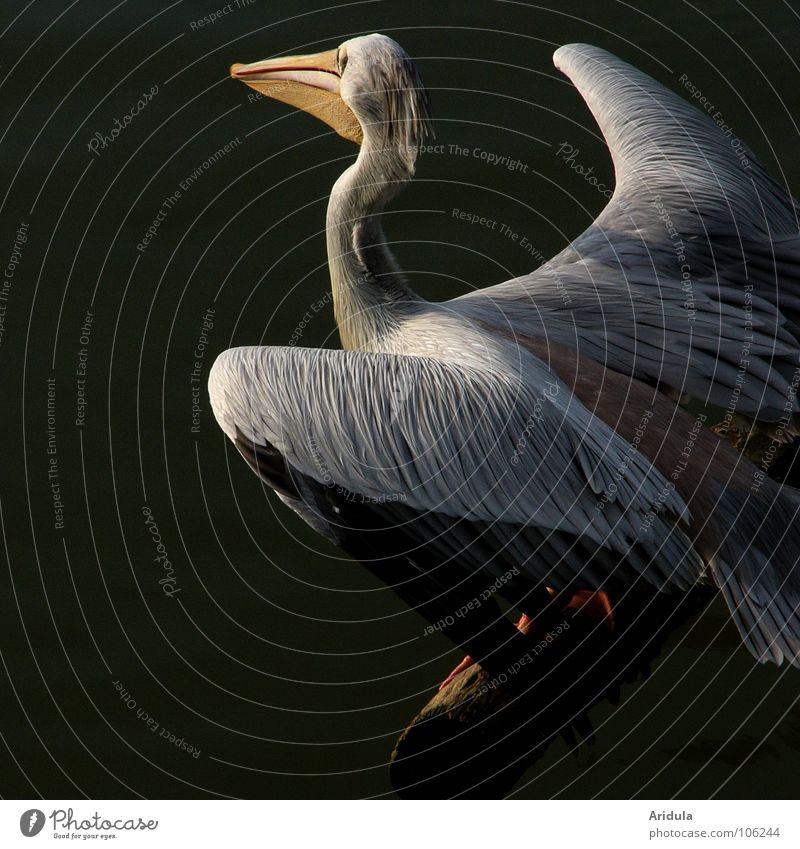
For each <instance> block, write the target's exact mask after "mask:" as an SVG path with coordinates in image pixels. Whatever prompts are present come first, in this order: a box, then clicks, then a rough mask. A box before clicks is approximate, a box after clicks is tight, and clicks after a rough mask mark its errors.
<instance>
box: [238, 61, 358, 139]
mask: <svg viewBox="0 0 800 849" xmlns="http://www.w3.org/2000/svg"><path fill="white" fill-rule="evenodd" d="M336 52H337V51H336V50H326V51H325V52H324V53H314V54H312V55H308V56H282V57H280V58H278V59H267V60H265V61H264V62H253V63H252V64H250V65H231V76H232V77H233V78H234V79H236V80H241V81H242V82H243V83H247V85H249V86H250V87H251V88H254V89H255V90H256V91H257V92H259V93H261V94H264V95H266V96H267V97H271V98H273V99H274V100H280V101H282V102H283V103H288V104H290V105H291V106H296V107H297V108H298V109H302V110H304V111H305V112H309V113H310V114H311V115H314V116H315V117H317V118H319V119H320V121H324V122H325V123H326V124H328V126H330V127H333V129H334V130H336V132H337V133H338V134H339V135H340V136H342V137H343V138H346V139H348V141H352V142H355V143H356V144H361V142H362V141H363V139H364V133H363V132H362V130H361V125H360V124H359V123H358V118H356V116H355V115H354V114H353V112H352V110H351V109H350V107H349V106H348V105H347V104H346V103H345V102H344V100H342V98H341V95H340V94H339V83H340V82H341V75H340V74H339V70H338V68H337V65H336Z"/></svg>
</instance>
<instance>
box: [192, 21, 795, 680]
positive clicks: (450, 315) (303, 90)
mask: <svg viewBox="0 0 800 849" xmlns="http://www.w3.org/2000/svg"><path fill="white" fill-rule="evenodd" d="M555 64H556V66H557V67H558V68H559V69H560V70H562V71H563V72H564V73H566V74H567V75H568V76H569V77H570V78H571V79H572V80H573V82H574V83H575V85H576V86H577V88H578V89H579V91H580V92H581V94H582V95H583V97H584V98H585V100H586V101H587V103H588V105H589V108H590V109H591V110H592V112H593V114H594V115H595V117H596V119H597V121H598V123H599V125H600V128H601V130H602V131H603V133H604V135H605V138H606V140H607V142H608V145H609V149H610V152H611V155H612V158H613V160H614V166H615V171H616V188H615V191H614V194H613V196H612V198H611V199H610V201H609V204H608V206H607V207H606V208H605V210H604V211H603V212H602V213H601V215H600V216H599V217H598V219H597V220H596V221H595V222H594V224H593V225H592V226H591V227H589V229H588V230H587V231H586V232H585V233H583V234H582V235H581V236H579V237H578V238H577V239H576V240H575V241H574V242H573V243H572V244H571V245H569V246H568V247H567V248H566V249H565V250H563V251H562V252H561V253H560V254H558V255H557V256H556V257H554V258H553V259H552V260H550V261H549V262H548V263H546V264H545V265H543V266H542V267H541V268H539V269H538V270H536V271H534V272H532V273H531V274H527V275H524V276H522V277H518V278H515V279H513V280H509V281H507V282H505V283H501V284H500V285H496V286H492V287H490V288H485V289H479V290H476V291H474V292H471V293H470V294H468V295H465V296H462V297H459V298H456V299H454V300H451V301H448V302H445V303H433V302H430V301H427V300H425V299H423V298H421V297H419V296H418V295H417V294H416V293H414V292H413V291H412V290H411V289H410V287H409V286H408V284H407V282H406V279H405V278H404V276H403V273H402V270H401V269H400V267H399V265H398V263H397V261H396V260H395V258H394V256H393V255H392V253H391V252H390V250H389V248H388V241H387V238H386V236H385V235H384V233H383V230H382V227H381V213H382V211H383V209H384V207H385V205H386V204H387V203H388V202H390V201H391V199H392V198H393V197H394V196H395V195H396V194H397V192H398V191H400V189H401V188H402V187H403V185H405V184H406V183H407V182H408V181H409V180H410V179H411V178H412V177H413V174H414V164H415V159H416V151H417V150H418V148H419V146H420V145H421V144H422V143H423V142H424V139H425V138H426V137H427V135H428V134H429V132H430V106H429V101H428V97H427V94H426V92H425V89H424V86H423V84H422V82H421V80H420V77H419V74H418V72H417V70H416V68H415V66H414V64H413V62H412V61H411V59H410V58H409V57H408V55H407V54H406V53H405V52H404V51H403V49H402V48H401V47H400V46H399V45H398V44H396V43H395V42H394V41H392V40H391V39H389V38H387V37H386V36H383V35H370V36H364V37H360V38H355V39H351V40H349V41H347V42H345V43H344V44H342V45H341V46H340V47H339V48H338V49H337V50H331V51H328V52H326V53H320V54H316V55H313V56H301V57H289V58H286V57H281V58H277V59H270V60H267V61H264V62H255V63H252V64H248V65H234V66H232V68H231V75H232V76H233V77H234V78H236V79H240V80H242V81H244V82H246V83H247V84H248V85H250V86H252V87H254V88H257V89H258V90H259V91H261V92H262V93H264V94H267V95H269V96H272V97H274V98H276V99H279V100H282V101H284V102H286V103H289V104H291V105H294V106H297V107H299V108H303V109H305V110H306V111H309V112H310V113H312V114H314V115H316V116H317V117H318V118H320V119H321V120H323V121H325V122H326V123H327V124H329V125H330V126H331V127H332V128H333V129H335V130H336V132H337V133H339V135H341V136H342V137H343V138H345V139H348V140H349V141H351V142H355V143H357V144H358V145H359V151H358V156H357V158H356V160H355V162H354V163H353V164H352V165H351V166H350V167H349V168H348V169H347V170H346V171H345V172H344V173H343V174H342V176H341V177H340V178H339V179H338V180H337V182H336V184H335V185H334V187H333V190H332V192H331V197H330V202H329V205H328V212H327V222H326V226H327V247H328V260H329V267H330V274H331V285H332V291H333V302H334V313H335V318H336V322H337V325H338V328H339V332H340V336H341V341H342V347H343V350H313V349H303V348H296V347H279V346H276V347H242V348H234V349H231V350H228V351H225V352H223V353H222V354H221V355H220V356H219V358H218V359H217V360H216V362H215V364H214V367H213V369H212V372H211V374H210V377H209V393H210V398H211V403H212V407H213V410H214V414H215V416H216V418H217V420H218V422H219V424H220V426H221V427H222V429H223V430H224V431H225V433H226V434H227V435H228V436H229V437H230V438H231V440H232V441H233V442H234V443H235V445H236V447H237V448H238V449H239V451H240V452H241V453H242V455H243V456H244V457H245V459H246V460H247V461H248V462H249V463H250V465H251V466H252V467H253V469H254V470H255V471H256V472H257V473H258V474H259V475H260V476H261V477H262V478H263V479H264V480H265V481H266V482H267V483H268V484H269V485H270V486H271V487H272V488H273V489H274V490H275V491H276V493H277V494H278V496H279V497H280V498H281V499H282V500H283V501H284V502H286V503H287V504H288V505H289V506H290V507H292V508H293V509H294V510H295V511H297V512H298V513H299V514H300V515H301V516H302V517H303V518H304V519H305V520H306V521H307V522H308V523H309V524H310V525H311V526H312V527H314V528H315V529H316V530H317V531H319V532H320V533H321V534H323V535H324V536H326V537H327V538H328V539H330V540H332V541H334V542H335V543H336V544H338V545H339V546H341V547H342V548H343V549H344V550H346V551H347V552H349V553H350V554H351V555H352V556H353V557H355V558H356V559H358V560H360V561H362V562H363V563H364V564H365V565H367V567H368V568H370V569H372V570H373V571H374V572H375V573H376V574H378V575H380V576H381V577H382V578H383V580H385V581H386V582H387V583H388V584H390V585H391V586H392V587H393V588H394V589H395V591H396V592H398V593H399V594H400V595H401V597H402V598H403V599H405V600H406V601H407V602H408V603H409V604H411V605H413V606H415V607H416V608H417V609H418V610H419V611H420V612H421V613H422V614H423V615H424V616H426V617H427V618H428V620H429V622H431V623H432V625H435V626H436V627H437V628H438V629H439V630H442V631H443V632H444V633H446V634H448V636H450V637H451V638H452V639H453V640H454V641H455V642H456V643H458V644H459V645H460V646H462V647H463V648H464V649H465V650H466V651H467V652H468V654H469V655H470V656H471V657H472V658H474V659H477V660H480V661H481V662H482V663H484V664H485V665H486V666H487V667H488V668H490V669H493V670H496V671H503V670H507V669H508V668H509V665H510V664H513V663H514V662H515V660H516V659H517V658H518V657H519V656H520V654H522V653H524V651H525V650H526V638H525V634H524V633H523V632H524V631H525V628H524V627H522V628H515V627H514V625H513V623H512V622H511V621H510V620H507V619H506V618H505V617H504V616H503V615H502V614H501V613H500V609H499V607H498V606H497V604H496V602H495V600H494V596H493V593H489V594H488V596H487V589H486V588H487V587H496V588H497V589H496V592H497V594H499V595H502V596H503V597H504V598H505V599H506V600H507V601H508V602H510V603H511V604H512V605H514V606H515V607H516V608H517V609H518V610H519V611H520V612H521V613H522V614H523V622H526V621H528V622H529V621H531V620H534V621H536V622H537V623H545V630H546V624H547V623H548V622H552V621H555V620H554V618H553V617H554V616H556V615H558V613H559V611H560V610H561V609H563V607H564V604H565V600H567V599H572V600H573V602H574V599H575V598H576V597H581V596H580V594H584V595H585V597H587V598H594V599H595V600H597V599H598V598H600V599H601V601H602V605H601V606H602V607H603V608H604V610H605V611H606V613H609V612H610V609H611V608H610V607H609V600H610V602H611V607H612V608H613V600H614V599H615V598H620V597H621V596H622V595H624V594H625V593H628V592H636V591H637V588H643V587H644V588H648V589H649V590H651V591H652V590H655V591H658V592H664V593H674V594H682V593H686V592H688V591H689V590H690V589H691V588H692V587H693V586H694V585H696V584H697V583H706V584H708V585H710V586H714V587H716V588H718V589H719V591H720V592H721V593H722V594H723V596H724V598H725V601H726V602H727V604H728V607H729V609H730V612H731V616H732V617H733V620H734V622H735V623H736V626H737V627H738V629H739V632H740V634H741V637H742V640H743V642H744V644H745V645H746V646H747V648H748V649H749V650H750V651H751V653H752V654H753V655H754V656H755V657H756V658H757V659H758V660H759V661H762V662H763V661H768V660H771V661H774V662H776V663H781V662H782V661H783V660H784V659H786V660H787V661H788V662H790V663H792V664H794V665H800V616H799V614H798V609H799V608H800V573H799V572H798V559H800V523H798V521H797V513H798V510H799V509H800V493H798V491H796V490H794V489H792V488H790V487H785V486H784V487H781V486H779V485H778V484H777V483H775V482H774V481H772V480H771V479H770V478H768V477H765V476H764V475H763V474H761V475H760V476H759V474H758V469H756V467H755V466H753V464H751V463H750V462H749V461H748V460H747V459H745V458H744V457H742V456H741V455H739V453H738V452H737V451H735V449H733V448H732V447H731V446H730V445H728V444H727V443H726V442H725V441H723V440H721V439H720V438H719V437H718V436H717V435H716V434H714V433H713V432H711V431H710V430H708V429H707V428H705V427H704V426H700V425H698V419H697V418H696V417H695V416H693V415H692V414H690V413H689V412H688V411H687V410H686V409H685V408H684V407H683V406H682V405H681V404H680V403H679V402H680V401H681V400H685V399H687V398H694V399H698V400H700V401H702V402H704V403H712V404H715V405H717V406H719V407H721V408H722V409H723V410H726V411H729V412H730V415H731V417H733V416H734V415H735V416H736V417H738V418H739V419H742V418H744V419H747V420H749V421H751V422H753V423H755V425H757V426H760V427H763V428H767V429H768V430H770V431H772V432H774V433H775V434H776V436H777V437H779V438H784V439H788V438H790V437H791V435H792V434H794V433H795V432H796V424H797V419H796V415H797V413H798V400H797V394H796V389H797V385H798V377H799V376H800V371H798V366H799V365H800V343H799V342H798V340H800V329H798V316H799V315H800V231H799V230H798V211H799V210H798V206H797V204H796V203H795V201H794V200H793V199H792V198H791V197H790V196H789V195H788V194H787V193H786V192H785V191H784V190H783V189H782V188H781V187H780V186H779V185H778V184H777V183H776V182H775V181H774V180H773V179H772V178H771V177H770V176H769V175H768V174H767V173H766V172H765V171H764V170H763V168H762V167H761V166H760V165H759V164H758V162H757V160H756V158H755V157H754V156H753V155H752V154H750V153H749V152H748V156H747V158H746V163H743V161H742V158H741V157H739V156H737V152H736V151H735V150H733V149H732V148H731V146H730V144H729V142H728V140H727V139H726V138H725V137H724V135H723V134H722V133H721V131H720V130H719V128H718V127H716V125H715V124H714V123H713V122H712V121H710V120H709V119H708V118H707V116H705V115H703V114H702V113H700V112H698V111H697V110H695V109H694V108H693V107H692V106H690V105H689V104H688V103H686V102H685V101H683V100H682V99H681V98H680V97H678V96H677V95H675V94H674V93H672V92H670V91H669V90H668V89H666V88H664V87H663V86H661V85H660V84H659V83H657V82H655V81H654V80H652V79H650V78H649V77H647V76H646V75H645V74H642V73H641V72H639V71H637V70H636V69H634V68H632V67H631V66H629V65H627V64H626V63H624V62H622V61H620V60H619V59H617V58H616V57H614V56H612V55H611V54H609V53H607V52H605V51H604V50H601V49H599V48H596V47H591V46H588V45H568V46H565V47H562V48H560V49H559V50H558V51H557V52H556V54H555ZM678 241H679V242H680V250H678V249H677V248H676V245H677V244H678ZM687 268H688V269H689V274H688V278H687V272H686V269H687ZM687 279H688V280H689V288H690V289H691V304H692V307H691V317H689V311H688V310H687V282H686V281H687ZM687 445H688V446H689V448H688V454H687ZM476 598H481V599H484V600H483V601H482V603H481V604H478V605H475V604H474V600H475V599H476ZM462 609H466V610H467V611H468V613H467V614H466V615H463V616H460V617H455V616H453V613H454V612H455V611H459V610H462ZM443 623H444V624H443Z"/></svg>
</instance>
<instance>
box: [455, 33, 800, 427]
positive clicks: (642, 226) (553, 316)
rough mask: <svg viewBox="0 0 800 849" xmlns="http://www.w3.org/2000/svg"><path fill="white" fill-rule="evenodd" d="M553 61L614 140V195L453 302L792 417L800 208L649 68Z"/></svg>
mask: <svg viewBox="0 0 800 849" xmlns="http://www.w3.org/2000/svg"><path fill="white" fill-rule="evenodd" d="M554 61H555V64H556V66H557V67H558V68H559V69H560V70H561V71H563V72H564V73H565V74H566V75H567V76H568V77H570V79H571V80H572V81H573V82H574V83H575V86H576V87H577V88H578V90H579V91H580V93H581V95H582V96H583V98H584V99H585V101H586V103H587V104H588V106H589V108H590V110H591V111H592V113H593V115H594V117H595V118H596V120H597V123H598V124H599V126H600V129H601V130H602V132H603V135H604V136H605V139H606V142H607V143H608V147H609V150H610V153H611V156H612V159H613V162H614V169H615V173H616V188H615V191H614V194H613V197H612V198H611V200H610V202H609V203H608V205H607V206H606V208H605V209H604V210H603V212H602V213H601V214H600V216H599V217H598V218H597V220H596V221H595V222H594V224H592V226H591V227H589V228H588V229H587V230H586V231H585V232H584V233H583V234H582V235H580V236H579V237H578V238H577V239H575V241H574V242H572V244H570V245H569V246H568V247H567V248H566V249H565V250H563V251H562V252H561V253H560V254H558V255H557V256H556V257H554V258H553V259H552V260H550V261H549V262H548V263H546V264H545V265H543V266H542V267H541V268H539V269H538V270H537V271H535V272H533V273H531V274H527V275H524V276H522V277H518V278H515V279H513V280H509V281H508V282H506V283H502V284H500V285H498V286H494V287H491V288H488V289H483V290H478V291H476V292H472V293H470V294H468V295H465V296H463V297H462V298H458V299H456V300H455V301H452V302H451V305H452V306H454V307H457V308H458V309H459V310H460V311H461V312H463V313H465V314H467V315H468V316H470V317H472V318H476V319H478V318H479V319H481V320H483V321H484V322H487V321H488V322H490V323H493V324H495V325H496V326H498V327H499V328H501V329H503V330H508V329H509V328H510V329H512V330H515V331H517V332H521V333H525V334H527V335H533V336H549V337H550V338H552V339H553V340H554V341H557V342H560V343H562V344H568V345H571V346H573V347H577V348H578V349H579V350H580V351H581V352H582V353H585V354H586V355H587V356H589V357H591V358H592V359H595V360H598V361H600V362H605V363H607V364H608V365H609V366H610V367H611V368H614V369H615V370H618V371H621V372H624V373H628V374H633V375H635V376H637V377H639V378H641V379H646V380H648V381H650V382H654V383H655V382H657V383H659V384H666V385H668V386H670V387H673V388H674V389H677V390H679V391H681V392H682V393H686V394H688V395H690V396H692V397H695V398H697V399H700V400H703V401H708V402H710V403H712V404H716V405H718V406H721V407H723V408H729V409H731V410H732V412H737V413H741V414H743V415H746V416H748V417H751V418H758V419H763V420H765V421H776V420H777V419H779V418H780V417H781V416H783V415H785V413H786V411H787V410H789V411H795V412H796V411H797V410H798V409H800V407H799V406H798V400H797V397H796V392H795V391H793V390H792V387H791V384H792V382H794V389H796V386H797V378H798V374H799V373H798V371H797V368H798V362H799V360H798V354H799V353H800V344H799V340H800V329H799V328H798V319H799V318H800V232H799V228H798V211H799V208H798V205H797V203H796V202H795V201H794V200H793V199H792V198H791V197H790V196H789V195H788V194H787V193H786V192H785V191H784V190H783V189H782V188H781V187H780V186H779V185H778V183H777V182H776V181H775V180H773V179H772V178H771V177H770V176H769V175H768V174H767V173H766V172H765V171H764V169H763V168H762V167H761V165H760V164H759V163H758V161H757V160H756V158H755V156H753V154H752V153H751V152H750V151H749V150H747V149H746V148H745V147H744V146H743V145H742V144H741V142H740V141H739V140H738V139H737V138H736V137H735V135H734V134H732V133H731V132H730V131H729V130H727V129H726V130H723V129H722V128H721V127H720V126H718V125H717V123H716V122H715V120H712V117H710V116H709V115H707V114H704V113H703V112H701V111H699V110H698V109H696V108H695V107H694V106H692V105H690V104H689V103H688V102H687V101H685V100H683V99H682V98H681V97H679V96H678V95H676V94H675V93H673V92H671V91H670V90H668V89H667V88H665V87H664V86H662V85H661V84H659V83H657V82H655V81H654V80H653V79H651V78H650V77H648V76H647V75H646V74H643V73H641V72H640V71H637V70H636V69H635V68H633V67H631V66H630V65H628V64H626V63H625V62H622V61H620V60H619V59H617V58H616V57H614V56H612V55H611V54H610V53H607V52H606V51H604V50H601V49H599V48H596V47H591V46H588V45H583V44H572V45H567V46H565V47H562V48H560V49H559V50H558V51H556V53H555V56H554ZM717 117H719V116H717ZM720 120H721V119H720ZM787 404H788V407H787Z"/></svg>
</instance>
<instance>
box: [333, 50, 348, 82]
mask: <svg viewBox="0 0 800 849" xmlns="http://www.w3.org/2000/svg"><path fill="white" fill-rule="evenodd" d="M336 67H337V68H338V69H339V75H340V76H341V75H342V74H343V73H344V69H345V68H346V67H347V51H346V50H342V48H341V47H340V48H339V49H338V50H337V51H336Z"/></svg>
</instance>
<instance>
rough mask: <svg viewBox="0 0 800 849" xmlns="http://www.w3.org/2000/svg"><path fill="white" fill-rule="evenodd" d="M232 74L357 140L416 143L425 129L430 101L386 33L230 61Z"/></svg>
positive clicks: (413, 145)
mask: <svg viewBox="0 0 800 849" xmlns="http://www.w3.org/2000/svg"><path fill="white" fill-rule="evenodd" d="M231 76H232V77H234V78H235V79H237V80H242V82H245V83H247V85H249V86H251V87H252V88H254V89H256V90H257V91H259V92H261V93H262V94H265V95H267V96H268V97H272V98H274V99H275V100H281V101H283V102H284V103H289V104H291V105H292V106H297V107H298V108H300V109H303V110H305V111H306V112H309V113H311V114H312V115H315V116H316V117H317V118H319V119H320V120H322V121H324V122H325V123H326V124H328V125H329V126H331V127H333V129H334V130H336V132H337V133H339V135H340V136H343V137H344V138H346V139H349V140H350V141H354V142H356V144H361V143H362V142H363V141H364V139H365V137H366V138H370V139H374V140H375V142H376V143H377V145H379V146H381V147H388V146H392V147H395V146H397V147H401V148H405V149H406V150H410V149H411V148H416V147H417V146H418V145H419V144H420V143H421V142H422V139H423V138H424V136H425V135H427V134H428V132H429V122H430V104H429V101H428V95H427V93H426V91H425V87H424V86H423V84H422V80H421V79H420V77H419V73H418V72H417V69H416V67H415V66H414V63H413V62H412V61H411V59H410V57H409V56H408V54H407V53H406V52H405V50H403V48H402V47H401V46H400V45H399V44H398V43H397V42H396V41H393V40H392V39H391V38H388V37H387V36H385V35H378V34H374V35H364V36H360V37H359V38H351V39H350V40H349V41H345V42H344V43H343V44H342V45H340V46H339V47H338V48H336V49H334V50H328V51H325V52H324V53H315V54H311V55H305V56H286V57H281V58H278V59H267V60H265V61H263V62H253V63H252V64H250V65H232V66H231Z"/></svg>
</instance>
